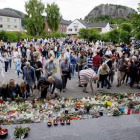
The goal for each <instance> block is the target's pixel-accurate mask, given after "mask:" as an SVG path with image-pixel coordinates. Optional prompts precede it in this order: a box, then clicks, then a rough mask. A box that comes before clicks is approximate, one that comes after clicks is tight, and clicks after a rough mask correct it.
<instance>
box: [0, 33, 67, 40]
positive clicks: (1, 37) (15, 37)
mask: <svg viewBox="0 0 140 140" xmlns="http://www.w3.org/2000/svg"><path fill="white" fill-rule="evenodd" d="M52 37H55V38H59V37H66V34H64V33H52V34H43V35H42V36H31V35H28V34H27V33H26V32H15V31H0V40H3V41H4V42H6V41H7V39H9V40H10V41H11V42H18V41H19V40H21V39H24V38H28V39H29V40H31V39H32V38H34V39H38V38H52Z"/></svg>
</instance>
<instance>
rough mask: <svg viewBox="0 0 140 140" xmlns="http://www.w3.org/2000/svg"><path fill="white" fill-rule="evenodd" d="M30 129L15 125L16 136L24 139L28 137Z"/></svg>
mask: <svg viewBox="0 0 140 140" xmlns="http://www.w3.org/2000/svg"><path fill="white" fill-rule="evenodd" d="M29 131H30V128H29V127H21V126H20V127H18V126H17V127H15V131H14V136H15V138H19V139H24V138H25V137H27V135H28V132H29Z"/></svg>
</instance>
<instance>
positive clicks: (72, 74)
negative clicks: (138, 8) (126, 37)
mask: <svg viewBox="0 0 140 140" xmlns="http://www.w3.org/2000/svg"><path fill="white" fill-rule="evenodd" d="M75 67H76V64H72V65H71V69H72V73H71V76H74V71H75Z"/></svg>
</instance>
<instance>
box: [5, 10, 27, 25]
mask: <svg viewBox="0 0 140 140" xmlns="http://www.w3.org/2000/svg"><path fill="white" fill-rule="evenodd" d="M4 9H6V10H10V11H14V12H16V13H17V14H18V15H20V17H21V23H22V26H23V27H26V21H25V14H24V13H23V12H21V11H18V10H15V9H12V8H4Z"/></svg>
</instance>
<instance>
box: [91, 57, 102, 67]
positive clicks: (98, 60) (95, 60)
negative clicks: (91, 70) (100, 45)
mask: <svg viewBox="0 0 140 140" xmlns="http://www.w3.org/2000/svg"><path fill="white" fill-rule="evenodd" d="M100 65H101V56H100V55H96V56H94V57H93V66H94V67H98V68H99V67H100Z"/></svg>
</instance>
